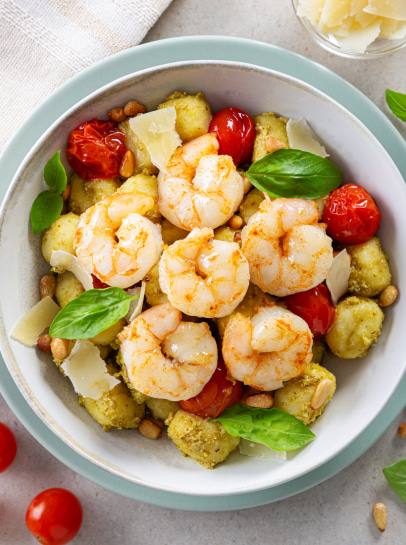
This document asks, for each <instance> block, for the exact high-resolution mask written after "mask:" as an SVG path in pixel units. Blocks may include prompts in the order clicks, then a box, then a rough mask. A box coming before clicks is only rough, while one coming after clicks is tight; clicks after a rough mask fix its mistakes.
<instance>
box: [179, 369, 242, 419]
mask: <svg viewBox="0 0 406 545" xmlns="http://www.w3.org/2000/svg"><path fill="white" fill-rule="evenodd" d="M241 394H242V383H241V382H239V381H238V380H237V381H235V382H234V383H233V382H231V380H228V378H227V369H226V367H225V365H224V363H223V362H219V363H218V365H217V369H216V370H215V371H214V373H213V376H212V377H211V379H210V380H209V382H208V383H207V384H206V386H205V387H204V388H203V390H202V391H201V392H200V394H198V395H197V396H195V397H192V398H191V399H188V400H187V401H179V404H180V406H181V407H182V409H183V410H184V411H186V412H188V413H192V414H195V415H196V416H200V417H201V418H216V417H217V416H219V415H220V414H221V413H222V412H223V411H225V410H226V409H227V407H231V406H232V405H236V404H237V403H238V402H239V401H240V399H241Z"/></svg>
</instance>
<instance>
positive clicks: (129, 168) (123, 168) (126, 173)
mask: <svg viewBox="0 0 406 545" xmlns="http://www.w3.org/2000/svg"><path fill="white" fill-rule="evenodd" d="M134 170H135V160H134V154H133V152H132V151H131V150H130V149H128V150H127V151H126V152H125V153H124V155H123V158H122V159H121V163H120V176H123V177H124V178H130V176H132V175H133V174H134Z"/></svg>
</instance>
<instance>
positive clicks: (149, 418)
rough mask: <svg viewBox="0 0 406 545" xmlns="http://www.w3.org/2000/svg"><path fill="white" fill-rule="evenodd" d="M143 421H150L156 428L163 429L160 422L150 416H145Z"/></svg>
mask: <svg viewBox="0 0 406 545" xmlns="http://www.w3.org/2000/svg"><path fill="white" fill-rule="evenodd" d="M144 419H146V420H150V421H151V422H152V423H154V424H155V425H156V426H158V427H159V428H161V430H163V429H164V427H165V424H164V423H163V422H162V420H159V419H158V418H154V417H153V416H151V415H150V414H148V415H146V416H145V417H144Z"/></svg>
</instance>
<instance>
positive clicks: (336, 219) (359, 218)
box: [323, 184, 381, 244]
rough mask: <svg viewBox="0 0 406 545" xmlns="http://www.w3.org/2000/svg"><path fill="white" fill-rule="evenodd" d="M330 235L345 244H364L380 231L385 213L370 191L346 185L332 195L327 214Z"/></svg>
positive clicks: (354, 185)
mask: <svg viewBox="0 0 406 545" xmlns="http://www.w3.org/2000/svg"><path fill="white" fill-rule="evenodd" d="M323 221H324V223H326V224H327V232H328V234H329V235H330V236H332V237H333V238H334V239H335V240H338V242H342V243H343V244H361V242H366V241H367V240H369V239H370V238H371V237H372V236H373V235H374V234H375V233H376V231H377V230H378V227H379V222H380V221H381V213H380V212H379V209H378V207H377V206H376V204H375V202H374V200H373V199H372V197H371V195H370V194H369V193H368V191H367V190H366V189H364V188H363V187H361V186H359V185H356V184H346V185H343V186H342V187H339V188H337V189H335V190H334V191H332V192H331V193H330V196H329V198H328V201H327V204H326V207H325V209H324V213H323Z"/></svg>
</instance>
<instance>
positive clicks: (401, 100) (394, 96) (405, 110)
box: [385, 89, 406, 121]
mask: <svg viewBox="0 0 406 545" xmlns="http://www.w3.org/2000/svg"><path fill="white" fill-rule="evenodd" d="M385 94H386V102H387V104H388V106H389V108H390V109H391V110H392V113H393V114H395V115H396V117H398V118H399V119H401V120H402V121H406V95H405V94H403V93H397V92H396V91H391V90H390V89H386V93H385Z"/></svg>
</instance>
